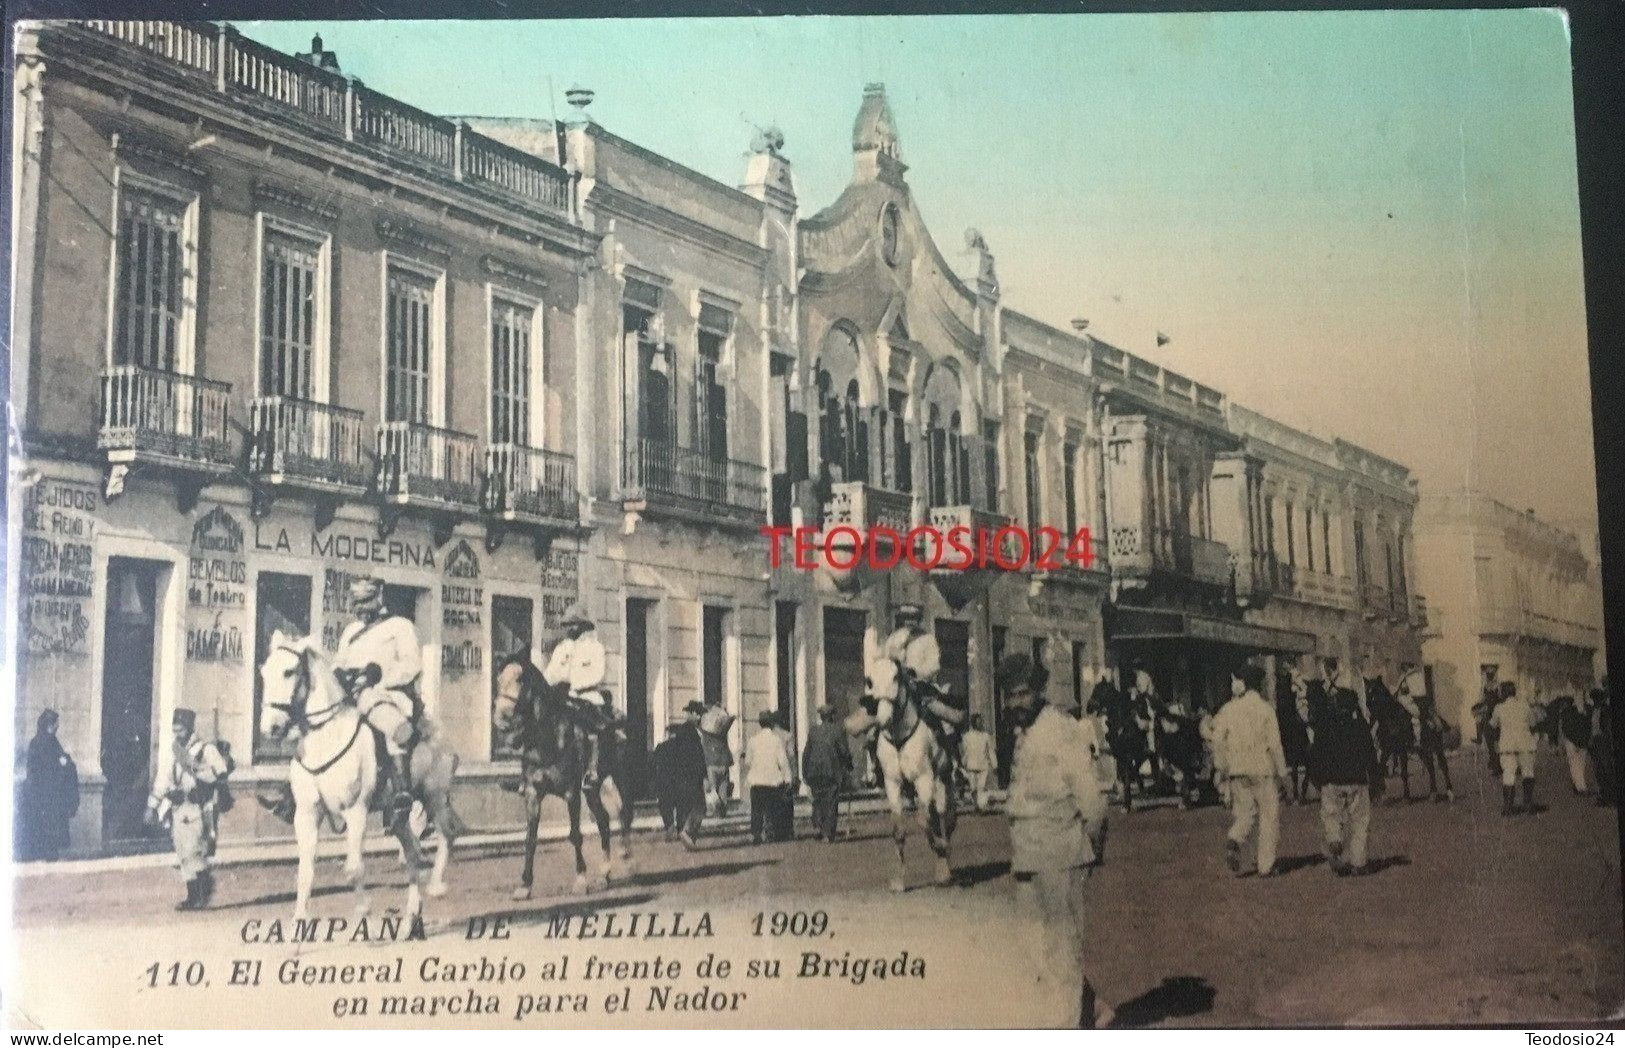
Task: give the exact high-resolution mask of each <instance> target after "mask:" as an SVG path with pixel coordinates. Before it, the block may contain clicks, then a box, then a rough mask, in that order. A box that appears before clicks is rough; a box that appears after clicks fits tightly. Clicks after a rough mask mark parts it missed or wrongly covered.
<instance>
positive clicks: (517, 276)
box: [480, 255, 547, 287]
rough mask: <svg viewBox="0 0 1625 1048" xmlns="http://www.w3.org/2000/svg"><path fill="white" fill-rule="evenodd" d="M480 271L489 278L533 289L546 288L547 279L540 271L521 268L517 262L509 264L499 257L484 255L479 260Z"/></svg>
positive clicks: (527, 267) (525, 267)
mask: <svg viewBox="0 0 1625 1048" xmlns="http://www.w3.org/2000/svg"><path fill="white" fill-rule="evenodd" d="M480 269H482V270H484V271H485V273H486V274H487V275H489V276H493V277H503V278H505V279H507V280H516V281H519V282H521V283H526V284H531V285H533V286H535V287H546V286H547V278H546V277H545V276H543V275H542V273H541V271H540V270H537V269H532V268H530V267H529V266H522V265H520V264H519V263H517V262H510V261H508V260H507V259H505V258H503V257H501V256H500V255H486V256H484V257H483V258H481V259H480Z"/></svg>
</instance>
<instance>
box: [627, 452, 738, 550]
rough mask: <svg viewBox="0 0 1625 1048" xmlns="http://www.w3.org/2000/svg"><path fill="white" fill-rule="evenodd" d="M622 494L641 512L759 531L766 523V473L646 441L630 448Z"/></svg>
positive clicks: (733, 460) (736, 461)
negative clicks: (664, 514)
mask: <svg viewBox="0 0 1625 1048" xmlns="http://www.w3.org/2000/svg"><path fill="white" fill-rule="evenodd" d="M623 465H624V471H623V475H622V492H623V495H624V497H625V500H626V503H627V505H628V507H629V508H631V509H636V510H639V511H642V512H655V513H669V514H672V515H674V516H678V517H682V518H686V519H692V520H699V521H704V522H706V523H714V524H726V525H732V526H738V527H749V528H758V527H760V526H761V525H762V524H764V523H766V521H767V499H768V488H767V469H766V468H765V467H763V466H758V465H755V464H754V463H750V462H740V461H738V460H737V459H718V458H713V457H711V456H709V455H707V454H705V453H703V452H701V451H699V450H696V449H694V448H684V447H678V446H676V445H674V444H670V443H667V442H664V441H656V440H650V439H647V438H644V439H641V440H639V441H637V442H636V443H635V444H633V445H630V446H629V447H628V448H627V455H626V457H625V462H624V464H623Z"/></svg>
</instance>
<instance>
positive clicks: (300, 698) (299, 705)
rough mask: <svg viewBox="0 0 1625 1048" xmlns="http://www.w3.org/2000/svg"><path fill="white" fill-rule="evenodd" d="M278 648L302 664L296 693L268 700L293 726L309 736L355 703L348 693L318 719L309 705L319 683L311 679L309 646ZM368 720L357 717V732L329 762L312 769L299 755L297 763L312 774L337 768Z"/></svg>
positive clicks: (271, 707)
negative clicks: (281, 700) (283, 697)
mask: <svg viewBox="0 0 1625 1048" xmlns="http://www.w3.org/2000/svg"><path fill="white" fill-rule="evenodd" d="M274 650H277V651H285V652H287V653H288V654H290V655H292V656H293V657H294V659H295V660H296V661H297V662H298V664H299V673H298V676H297V678H296V679H295V680H294V685H293V693H292V694H291V695H289V696H288V701H287V702H269V703H266V706H267V707H268V708H270V709H273V710H280V711H281V712H282V713H284V714H286V715H287V717H288V724H289V727H295V726H297V727H298V728H300V729H301V730H302V731H303V732H304V733H305V734H306V735H309V734H310V733H311V732H313V731H316V730H317V729H319V728H322V727H325V726H326V725H328V724H329V723H331V722H332V721H333V719H334V718H335V717H337V716H338V715H339V714H340V713H342V712H343V711H344V709H345V707H347V706H354V705H355V700H354V699H352V698H350V697H348V696H346V697H345V698H343V699H341V700H340V701H338V702H335V703H333V705H331V706H329V707H327V708H326V709H325V710H322V711H321V712H320V713H318V714H317V715H316V717H315V718H312V717H311V715H310V713H309V709H308V707H309V705H310V694H311V692H312V691H314V690H315V682H314V681H313V680H312V679H311V670H310V659H311V654H310V651H309V649H302V648H296V647H294V646H293V645H291V644H279V645H277V647H276V648H275V649H274ZM365 723H366V718H365V717H357V718H356V719H355V731H353V732H351V733H350V738H349V741H347V742H346V743H345V744H344V745H343V746H341V747H340V748H339V751H338V752H337V753H335V754H334V755H333V756H332V757H329V758H328V759H327V760H326V761H323V762H322V763H321V764H319V765H317V766H316V767H314V768H312V767H311V766H310V765H308V764H306V763H305V761H304V757H303V756H298V757H295V758H294V762H295V763H297V764H298V765H299V766H300V767H301V768H303V769H305V771H307V772H309V773H310V774H311V775H321V774H322V773H323V772H325V771H327V770H328V769H329V768H331V767H333V765H335V764H337V763H338V762H339V761H340V760H342V759H343V758H344V755H345V754H347V753H349V752H350V748H351V747H352V746H354V745H355V741H356V739H358V738H360V737H361V728H362V725H364V724H365Z"/></svg>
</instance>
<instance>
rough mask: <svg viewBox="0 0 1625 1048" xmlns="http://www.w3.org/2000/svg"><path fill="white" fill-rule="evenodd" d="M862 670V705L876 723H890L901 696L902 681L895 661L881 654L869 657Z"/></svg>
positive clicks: (882, 724)
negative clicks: (870, 713) (872, 715)
mask: <svg viewBox="0 0 1625 1048" xmlns="http://www.w3.org/2000/svg"><path fill="white" fill-rule="evenodd" d="M863 672H864V678H863V680H864V689H863V707H864V708H865V709H867V710H869V711H870V712H872V713H873V714H874V717H875V723H876V724H879V725H880V726H882V727H884V726H886V725H888V724H890V723H891V719H892V716H893V714H894V713H895V712H896V710H897V707H898V705H899V704H900V702H901V700H902V698H903V681H902V677H901V674H900V672H899V669H898V666H897V662H896V660H895V659H892V658H890V657H888V656H885V655H881V656H878V657H876V658H872V659H870V660H869V663H868V665H867V666H865V667H864V671H863Z"/></svg>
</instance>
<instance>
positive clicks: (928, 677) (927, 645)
mask: <svg viewBox="0 0 1625 1048" xmlns="http://www.w3.org/2000/svg"><path fill="white" fill-rule="evenodd" d="M922 614H923V612H922V611H921V609H920V606H919V605H918V604H911V603H909V604H902V605H899V606H898V608H897V629H895V630H893V631H892V634H891V636H889V637H887V638H886V643H885V645H884V647H883V648H882V649H881V650H882V651H883V653H884V654H885V655H886V656H887V657H888V658H890V659H892V660H893V661H895V662H896V663H897V665H898V667H899V668H900V669H901V671H902V677H903V681H904V682H905V683H906V684H909V685H913V686H919V687H920V688H921V692H920V694H921V697H922V699H923V701H922V703H921V706H922V708H924V709H925V710H927V711H929V713H930V714H931V715H932V716H933V717H934V718H935V719H936V720H937V721H938V722H940V723H941V724H942V725H943V727H944V728H945V729H946V732H947V735H948V739H949V742H950V744H952V745H956V746H957V743H958V739H959V729H960V727H961V725H963V724H964V723H965V717H966V714H965V711H964V710H960V709H958V708H956V707H955V706H954V705H952V704H951V702H949V701H947V700H948V694H947V692H945V691H944V690H943V689H942V688H941V686H940V685H939V684H938V683H937V674H938V672H940V671H941V669H942V649H941V648H940V647H938V646H937V638H935V637H933V636H932V635H931V634H929V633H927V632H926V631H925V629H924V628H923V627H921V625H920V618H921V616H922Z"/></svg>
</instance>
